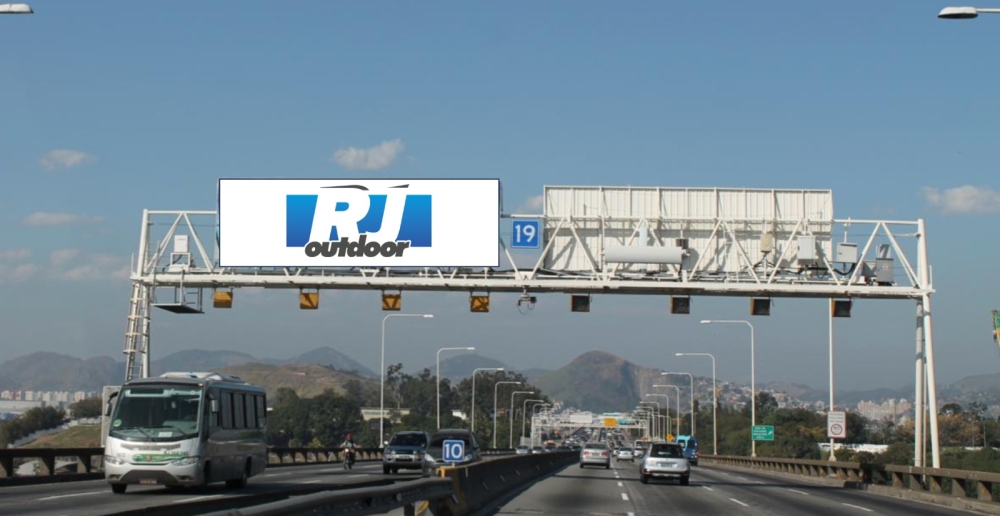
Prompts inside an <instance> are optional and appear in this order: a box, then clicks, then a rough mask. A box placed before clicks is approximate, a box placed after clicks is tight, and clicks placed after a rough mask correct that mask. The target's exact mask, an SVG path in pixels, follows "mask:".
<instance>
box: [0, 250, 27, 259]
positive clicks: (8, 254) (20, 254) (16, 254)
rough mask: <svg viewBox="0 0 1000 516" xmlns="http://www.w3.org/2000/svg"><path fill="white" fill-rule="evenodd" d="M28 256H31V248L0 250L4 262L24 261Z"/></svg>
mask: <svg viewBox="0 0 1000 516" xmlns="http://www.w3.org/2000/svg"><path fill="white" fill-rule="evenodd" d="M28 258H31V249H11V250H8V251H0V261H3V262H22V261H24V260H27V259H28Z"/></svg>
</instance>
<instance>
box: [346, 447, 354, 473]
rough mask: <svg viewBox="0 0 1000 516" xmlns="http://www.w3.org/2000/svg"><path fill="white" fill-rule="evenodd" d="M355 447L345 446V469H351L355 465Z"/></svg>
mask: <svg viewBox="0 0 1000 516" xmlns="http://www.w3.org/2000/svg"><path fill="white" fill-rule="evenodd" d="M354 453H355V451H354V449H352V448H344V469H351V468H353V467H354Z"/></svg>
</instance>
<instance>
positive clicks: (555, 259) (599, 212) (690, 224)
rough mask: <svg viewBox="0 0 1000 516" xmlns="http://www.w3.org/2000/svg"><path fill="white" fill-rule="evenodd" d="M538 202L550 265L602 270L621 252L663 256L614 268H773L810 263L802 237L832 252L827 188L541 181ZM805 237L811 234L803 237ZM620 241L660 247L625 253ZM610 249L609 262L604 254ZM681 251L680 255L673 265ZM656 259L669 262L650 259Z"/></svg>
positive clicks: (732, 270)
mask: <svg viewBox="0 0 1000 516" xmlns="http://www.w3.org/2000/svg"><path fill="white" fill-rule="evenodd" d="M543 202H544V214H545V228H544V231H543V235H544V241H543V243H542V244H543V245H545V244H547V243H548V242H550V241H551V242H552V245H551V248H550V251H549V252H548V253H547V254H546V256H545V261H544V265H543V267H544V268H546V269H551V270H559V271H567V272H569V271H575V272H590V271H594V270H598V271H599V270H602V268H603V266H604V263H603V262H605V261H611V262H615V261H618V262H620V261H621V258H620V256H619V255H622V254H631V255H637V256H646V255H655V256H658V257H661V258H658V259H656V260H645V261H644V262H645V263H633V264H627V265H624V266H622V265H617V270H618V271H619V272H626V271H640V272H649V271H651V270H653V269H659V270H664V269H665V268H666V267H674V268H679V269H686V270H692V269H694V268H695V266H696V265H697V268H698V271H699V272H702V273H709V272H710V273H714V274H720V273H721V274H727V273H729V274H736V273H740V272H741V271H745V270H747V267H748V266H747V261H750V262H752V263H754V264H755V263H756V262H758V261H759V260H762V259H763V258H764V257H765V255H767V256H766V257H767V258H768V260H767V262H768V263H769V264H770V265H769V266H770V267H779V268H783V267H795V266H799V265H805V266H809V265H814V264H813V263H811V262H810V261H809V260H812V259H813V258H808V256H809V254H810V253H809V252H808V251H809V250H807V249H803V250H802V253H801V254H800V253H799V250H798V247H797V246H798V245H799V244H800V243H802V242H806V243H808V244H814V245H815V249H813V251H819V252H821V256H827V257H829V256H832V235H831V230H832V228H833V192H832V191H830V190H783V189H750V188H663V187H628V186H546V187H545V189H544V194H543ZM720 221H722V222H724V225H720V224H719V223H720ZM560 224H561V226H562V227H561V228H560V229H558V231H557V228H559V226H560ZM793 233H794V234H795V236H796V238H793V239H791V241H789V238H790V237H791V236H792V234H793ZM765 234H767V235H770V236H769V237H764V235H765ZM804 235H808V236H812V237H813V239H812V240H809V239H808V238H806V239H803V240H801V241H800V240H799V239H798V237H799V236H804ZM734 243H738V244H739V245H734ZM581 244H582V245H581ZM622 247H660V248H663V249H661V250H658V251H656V252H653V251H644V250H635V251H634V252H631V253H630V252H628V251H627V250H623V249H621V248H622ZM786 247H787V248H788V249H787V250H786V249H785V248H786ZM609 249H611V250H612V253H614V255H613V258H614V259H613V260H606V259H605V258H606V257H604V256H602V253H605V252H607V251H608V250H609ZM679 254H683V255H684V258H683V260H681V262H680V263H676V264H672V263H671V262H673V261H676V256H678V255H679ZM813 254H815V253H813ZM663 256H670V257H674V259H672V260H666V259H663V258H662V257H663ZM779 256H781V257H782V258H781V261H780V262H778V261H777V258H778V257H779ZM815 259H819V258H815ZM657 263H661V264H662V263H666V265H650V264H657Z"/></svg>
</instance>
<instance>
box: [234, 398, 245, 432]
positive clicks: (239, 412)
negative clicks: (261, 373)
mask: <svg viewBox="0 0 1000 516" xmlns="http://www.w3.org/2000/svg"><path fill="white" fill-rule="evenodd" d="M233 401H234V402H235V403H233V427H234V428H238V429H243V428H246V418H245V417H244V416H246V413H245V412H244V410H243V393H233Z"/></svg>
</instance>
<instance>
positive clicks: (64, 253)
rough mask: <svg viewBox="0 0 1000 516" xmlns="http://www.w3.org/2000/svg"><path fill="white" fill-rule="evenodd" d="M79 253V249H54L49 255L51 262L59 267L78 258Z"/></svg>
mask: <svg viewBox="0 0 1000 516" xmlns="http://www.w3.org/2000/svg"><path fill="white" fill-rule="evenodd" d="M79 255H80V250H79V249H59V250H57V251H52V255H51V256H50V257H49V262H50V263H52V265H53V266H55V267H59V266H62V265H66V264H67V263H69V262H70V261H72V260H73V258H76V257H77V256H79Z"/></svg>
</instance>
